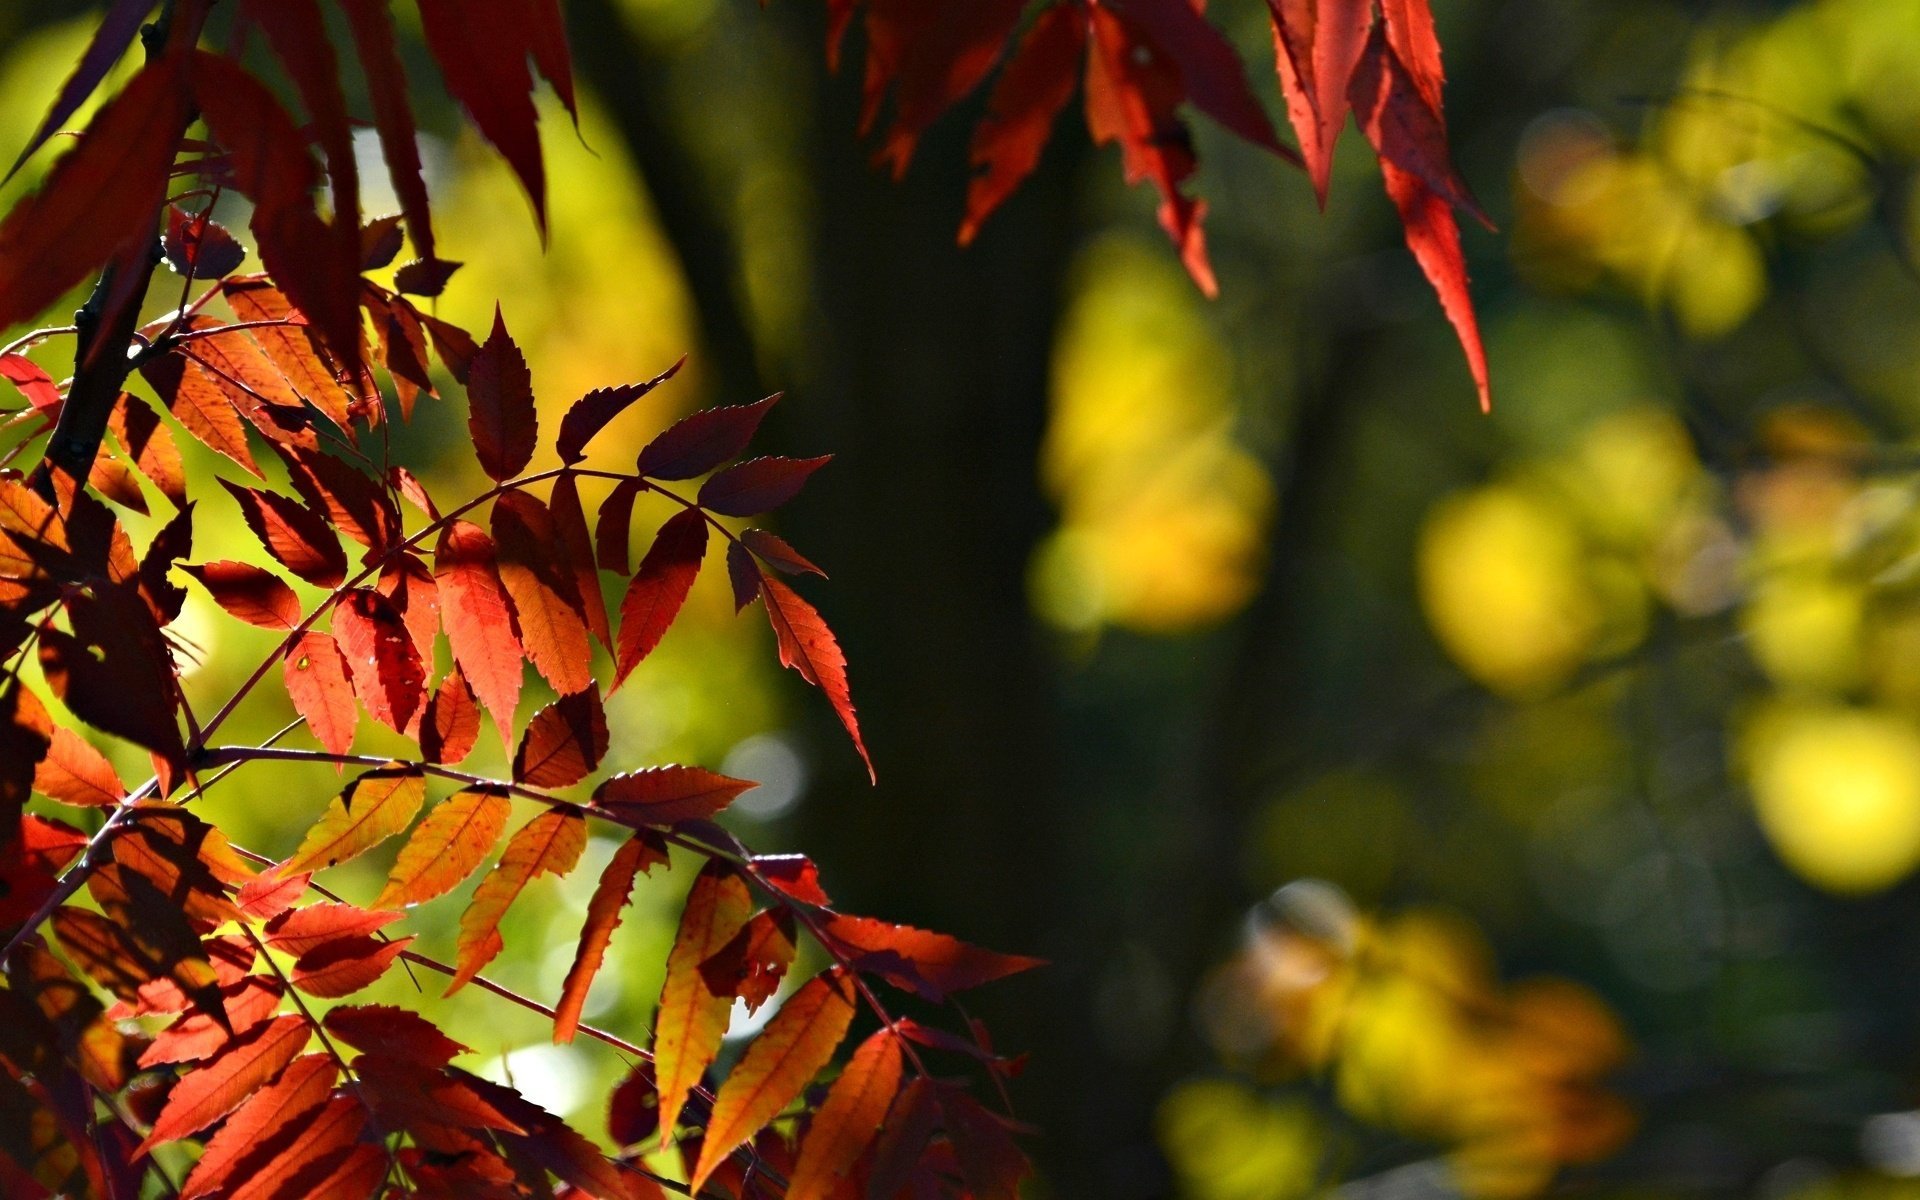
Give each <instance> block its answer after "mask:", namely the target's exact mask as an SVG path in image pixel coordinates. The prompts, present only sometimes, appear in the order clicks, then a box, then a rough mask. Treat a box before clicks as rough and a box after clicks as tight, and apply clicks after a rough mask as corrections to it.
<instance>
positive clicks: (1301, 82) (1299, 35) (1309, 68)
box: [1267, 0, 1373, 208]
mask: <svg viewBox="0 0 1920 1200" xmlns="http://www.w3.org/2000/svg"><path fill="white" fill-rule="evenodd" d="M1267 10H1268V14H1269V16H1270V17H1271V18H1272V21H1273V48H1274V57H1275V59H1276V61H1277V63H1278V65H1279V72H1280V91H1281V93H1282V94H1283V95H1284V96H1285V97H1286V101H1287V119H1288V120H1289V121H1290V122H1291V123H1292V125H1293V131H1294V134H1295V135H1296V136H1297V137H1298V138H1299V139H1300V152H1301V156H1302V157H1303V158H1304V159H1305V160H1306V167H1307V175H1308V176H1309V177H1310V178H1311V179H1312V180H1313V190H1314V193H1315V195H1317V196H1318V197H1319V199H1320V206H1321V207H1322V208H1325V207H1326V204H1327V183H1328V180H1329V179H1330V178H1331V177H1332V172H1333V147H1334V143H1335V142H1337V141H1338V140H1339V138H1340V133H1341V131H1342V130H1343V129H1345V128H1346V124H1347V109H1348V103H1347V81H1348V80H1349V79H1351V78H1352V77H1353V71H1354V68H1355V67H1357V66H1358V65H1359V63H1360V54H1361V51H1362V50H1364V49H1365V48H1366V44H1367V30H1368V29H1369V27H1371V25H1372V24H1373V2H1372V0H1267Z"/></svg>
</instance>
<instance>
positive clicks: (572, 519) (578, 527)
mask: <svg viewBox="0 0 1920 1200" xmlns="http://www.w3.org/2000/svg"><path fill="white" fill-rule="evenodd" d="M547 503H548V511H549V512H551V513H552V514H553V529H554V533H555V535H556V536H557V538H558V542H559V546H560V549H561V551H562V552H563V553H562V555H561V557H563V558H564V559H565V560H566V564H567V569H568V570H569V571H570V572H571V573H572V575H573V590H574V594H575V596H576V597H577V598H578V599H579V601H580V615H581V616H582V617H584V618H585V619H586V622H587V628H588V629H590V630H592V631H593V636H594V637H597V638H599V639H600V644H601V645H602V646H605V647H606V648H607V649H609V650H611V649H613V627H612V626H611V625H609V624H608V623H607V598H606V596H605V595H603V594H602V593H601V591H600V570H599V568H598V566H597V565H596V564H595V561H594V558H595V556H594V550H593V539H592V537H591V535H589V534H588V533H587V514H586V511H585V510H584V509H582V508H581V507H580V486H579V484H578V483H577V482H576V481H575V479H574V476H573V473H572V472H568V473H566V474H564V475H562V476H560V478H558V479H556V480H554V481H553V491H552V493H551V494H550V495H549V496H548V497H547Z"/></svg>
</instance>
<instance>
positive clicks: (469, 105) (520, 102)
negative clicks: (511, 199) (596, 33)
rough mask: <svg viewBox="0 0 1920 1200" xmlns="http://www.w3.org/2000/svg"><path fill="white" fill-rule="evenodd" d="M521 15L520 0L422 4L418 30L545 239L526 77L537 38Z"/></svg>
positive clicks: (543, 191) (536, 136) (425, 0)
mask: <svg viewBox="0 0 1920 1200" xmlns="http://www.w3.org/2000/svg"><path fill="white" fill-rule="evenodd" d="M523 8H524V6H523V5H522V4H521V3H519V2H518V0H421V3H420V24H421V27H422V28H423V29H424V31H425V33H426V36H427V49H429V50H431V51H432V52H433V57H434V61H435V62H437V63H439V64H440V74H441V75H442V76H443V77H444V78H445V79H446V81H447V91H449V92H451V93H452V94H453V98H454V99H456V100H458V101H459V102H460V105H461V107H463V108H465V109H466V110H467V114H468V115H469V116H471V117H472V118H473V123H474V125H475V126H476V127H478V128H479V130H480V133H481V134H482V135H483V136H484V137H485V138H486V139H487V140H488V141H490V142H492V143H493V144H494V146H495V148H497V149H498V150H499V151H500V153H501V155H502V156H503V157H504V158H505V159H506V160H507V165H508V166H510V167H512V168H513V172H514V174H515V175H517V176H519V177H520V183H521V185H522V186H524V187H525V188H526V189H527V196H528V198H529V199H531V200H532V201H533V212H534V216H535V217H536V218H537V219H538V221H539V222H540V229H541V231H542V233H543V234H544V232H545V231H546V227H547V185H546V173H545V171H544V170H543V169H542V167H541V163H540V133H539V129H538V127H537V126H538V122H539V117H538V115H537V114H536V113H535V112H534V108H533V97H532V91H533V76H532V75H531V74H530V73H529V72H528V70H527V52H528V50H529V48H530V47H529V45H528V40H529V35H530V34H531V33H532V32H533V31H531V30H529V29H528V28H527V25H526V22H525V20H524V15H523ZM548 53H549V56H550V55H551V50H550V49H549V52H548ZM549 68H552V69H555V70H558V69H559V64H556V63H553V62H552V60H551V57H549V58H548V59H547V60H546V61H543V62H542V63H541V69H542V71H543V72H544V71H546V70H547V69H549Z"/></svg>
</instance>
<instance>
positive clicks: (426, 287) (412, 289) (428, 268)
mask: <svg viewBox="0 0 1920 1200" xmlns="http://www.w3.org/2000/svg"><path fill="white" fill-rule="evenodd" d="M465 265H466V264H465V263H457V262H449V261H448V260H447V259H444V258H416V259H414V260H413V261H411V262H407V263H403V264H401V266H400V269H399V270H397V271H395V272H394V273H393V286H394V289H395V290H396V291H401V292H405V293H406V294H407V295H409V296H438V295H439V294H440V293H441V292H444V291H446V290H447V284H448V283H449V282H450V281H451V280H452V279H453V274H454V272H455V271H458V270H459V269H460V268H461V267H463V266H465ZM428 324H429V328H431V327H432V322H429V323H428ZM443 328H445V327H444V326H443ZM438 341H439V339H437V338H436V339H435V342H436V345H437V344H438ZM442 355H443V357H444V355H445V352H444V351H442ZM447 369H448V370H450V371H453V372H454V378H456V379H458V378H459V377H460V373H461V368H459V367H456V366H455V365H454V364H452V363H448V364H447Z"/></svg>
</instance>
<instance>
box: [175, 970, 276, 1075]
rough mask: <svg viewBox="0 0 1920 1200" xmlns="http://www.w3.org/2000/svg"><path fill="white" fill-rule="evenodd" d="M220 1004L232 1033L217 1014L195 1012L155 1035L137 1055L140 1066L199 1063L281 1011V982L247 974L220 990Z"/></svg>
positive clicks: (269, 977) (268, 976) (268, 977)
mask: <svg viewBox="0 0 1920 1200" xmlns="http://www.w3.org/2000/svg"><path fill="white" fill-rule="evenodd" d="M220 993H221V1003H222V1004H223V1005H224V1006H225V1014H224V1015H225V1016H226V1019H227V1023H228V1025H230V1026H232V1029H231V1031H229V1030H228V1029H225V1028H222V1026H221V1024H220V1022H219V1021H217V1020H215V1019H214V1017H215V1015H217V1014H211V1013H204V1012H195V1013H190V1014H188V1015H186V1016H183V1017H181V1018H180V1019H179V1020H177V1021H175V1022H174V1023H173V1024H171V1025H169V1026H167V1027H166V1028H165V1029H163V1030H161V1031H160V1032H159V1033H157V1034H155V1035H154V1038H153V1042H152V1043H151V1044H150V1045H148V1047H147V1048H146V1050H145V1051H143V1052H142V1053H141V1055H140V1065H141V1066H142V1067H152V1066H158V1065H160V1064H162V1063H190V1062H200V1061H202V1060H204V1059H208V1058H211V1057H213V1055H214V1054H215V1053H216V1052H217V1051H219V1050H220V1048H221V1047H223V1046H225V1045H226V1044H227V1043H228V1042H230V1041H232V1040H233V1039H234V1038H235V1037H239V1036H244V1035H245V1034H246V1033H247V1031H248V1030H251V1029H252V1028H254V1027H255V1026H256V1025H260V1024H262V1023H263V1022H265V1021H266V1020H267V1019H268V1018H269V1017H271V1016H273V1014H274V1013H276V1012H278V1011H279V1010H280V1001H281V999H282V998H283V997H282V995H281V987H280V981H279V980H278V979H275V978H273V977H272V976H270V975H249V976H248V977H247V978H245V979H242V980H241V981H240V982H238V983H235V984H231V985H229V986H227V987H223V988H221V989H220Z"/></svg>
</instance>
